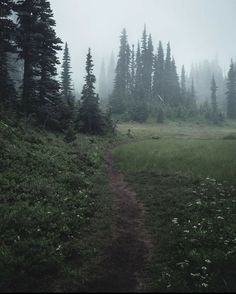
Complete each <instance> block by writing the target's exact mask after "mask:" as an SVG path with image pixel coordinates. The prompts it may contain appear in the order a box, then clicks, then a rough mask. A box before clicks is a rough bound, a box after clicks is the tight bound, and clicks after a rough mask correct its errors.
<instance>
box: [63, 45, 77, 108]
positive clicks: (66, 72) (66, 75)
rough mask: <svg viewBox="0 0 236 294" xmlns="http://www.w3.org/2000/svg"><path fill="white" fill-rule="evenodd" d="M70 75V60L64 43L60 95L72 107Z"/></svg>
mask: <svg viewBox="0 0 236 294" xmlns="http://www.w3.org/2000/svg"><path fill="white" fill-rule="evenodd" d="M71 74H72V72H71V59H70V53H69V48H68V44H67V42H66V44H65V49H64V54H63V63H62V73H61V95H62V97H63V100H64V101H65V102H66V103H67V104H68V105H74V97H73V86H72V78H71Z"/></svg>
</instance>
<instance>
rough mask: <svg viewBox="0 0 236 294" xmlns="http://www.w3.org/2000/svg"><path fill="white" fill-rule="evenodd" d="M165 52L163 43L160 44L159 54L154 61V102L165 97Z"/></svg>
mask: <svg viewBox="0 0 236 294" xmlns="http://www.w3.org/2000/svg"><path fill="white" fill-rule="evenodd" d="M164 63H165V61H164V51H163V47H162V43H161V42H159V47H158V53H157V55H156V56H155V60H154V74H153V88H152V93H153V94H152V95H153V98H154V100H159V96H160V97H161V98H162V99H163V97H164Z"/></svg>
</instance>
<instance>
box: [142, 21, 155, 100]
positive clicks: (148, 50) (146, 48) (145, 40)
mask: <svg viewBox="0 0 236 294" xmlns="http://www.w3.org/2000/svg"><path fill="white" fill-rule="evenodd" d="M153 59H154V56H153V44H152V36H151V35H149V36H148V35H147V31H146V26H145V27H144V31H143V36H142V47H141V62H142V76H143V91H144V99H146V100H147V102H148V103H150V99H151V90H152V73H153Z"/></svg>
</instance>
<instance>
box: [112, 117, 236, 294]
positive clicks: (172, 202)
mask: <svg viewBox="0 0 236 294" xmlns="http://www.w3.org/2000/svg"><path fill="white" fill-rule="evenodd" d="M127 128H128V129H131V130H132V133H133V134H134V138H127V136H126V133H127V131H126V129H127ZM119 129H120V130H121V137H122V138H123V142H125V143H127V141H128V142H129V144H123V145H120V146H118V147H116V148H115V149H114V156H115V158H116V160H117V162H118V164H119V166H120V168H121V170H122V171H123V172H124V173H125V175H126V178H127V179H128V181H129V182H130V184H131V185H132V186H133V188H134V190H135V191H136V192H137V194H138V197H139V198H140V199H141V200H142V202H143V203H144V205H145V221H146V227H147V230H148V231H149V233H150V237H151V239H152V242H153V250H152V259H151V261H150V263H149V264H148V266H147V269H146V270H147V272H148V273H149V275H150V277H151V283H150V285H148V290H149V291H163V292H176V291H178V292H179V291H180V292H209V291H213V292H223V291H226V292H235V290H236V282H235V281H236V274H235V273H236V222H235V219H236V188H235V186H236V180H235V179H236V152H235V150H236V141H235V139H234V134H235V123H233V122H229V123H227V124H226V125H225V126H224V127H223V126H206V125H202V126H199V125H198V124H189V123H187V124H182V123H181V125H179V124H178V123H168V124H165V125H162V126H157V125H152V124H146V125H143V126H142V125H137V124H134V125H132V124H122V125H120V127H119ZM152 137H153V138H154V140H153V139H152ZM226 138H227V139H226Z"/></svg>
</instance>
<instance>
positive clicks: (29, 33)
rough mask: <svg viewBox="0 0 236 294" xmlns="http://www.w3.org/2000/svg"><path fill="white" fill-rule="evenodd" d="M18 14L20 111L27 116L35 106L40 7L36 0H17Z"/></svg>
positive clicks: (16, 8) (36, 102)
mask: <svg viewBox="0 0 236 294" xmlns="http://www.w3.org/2000/svg"><path fill="white" fill-rule="evenodd" d="M15 10H16V11H17V14H18V34H17V39H16V41H17V46H18V48H19V49H20V53H19V57H20V58H21V59H23V60H24V76H23V85H22V111H23V112H24V113H25V114H26V116H28V115H29V114H30V113H32V112H34V111H35V110H36V108H37V104H38V101H37V98H36V97H37V91H36V89H37V86H36V84H37V83H36V79H35V77H36V76H38V75H39V68H38V59H39V50H38V44H39V34H37V21H38V19H39V10H40V7H39V5H38V2H35V1H31V0H19V1H18V2H17V5H16V7H15Z"/></svg>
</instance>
